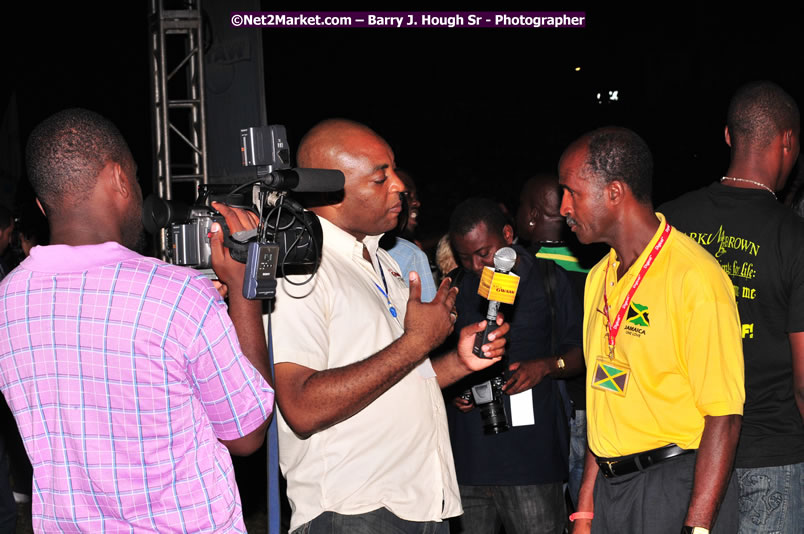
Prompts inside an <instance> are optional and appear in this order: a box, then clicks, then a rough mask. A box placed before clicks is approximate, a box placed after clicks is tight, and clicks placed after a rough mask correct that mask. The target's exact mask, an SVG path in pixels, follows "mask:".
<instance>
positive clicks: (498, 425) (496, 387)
mask: <svg viewBox="0 0 804 534" xmlns="http://www.w3.org/2000/svg"><path fill="white" fill-rule="evenodd" d="M504 385H505V374H504V372H501V373H499V374H498V375H495V376H493V377H491V378H490V379H489V380H486V381H485V382H481V383H479V384H475V385H474V386H472V387H470V388H469V389H467V390H465V391H464V392H463V393H462V394H461V397H462V398H463V399H465V400H468V401H470V402H474V403H475V406H477V408H478V409H479V410H480V420H481V421H482V423H483V433H484V434H487V435H493V434H499V433H501V432H505V431H507V430H509V429H510V428H511V425H510V423H509V421H508V414H507V413H506V411H505V397H504V395H505V393H504V392H503V386H504Z"/></svg>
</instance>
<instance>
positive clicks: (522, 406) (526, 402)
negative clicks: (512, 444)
mask: <svg viewBox="0 0 804 534" xmlns="http://www.w3.org/2000/svg"><path fill="white" fill-rule="evenodd" d="M533 423H534V419H533V390H531V389H529V390H527V391H523V392H522V393H517V394H516V395H511V425H512V426H526V425H532V424H533Z"/></svg>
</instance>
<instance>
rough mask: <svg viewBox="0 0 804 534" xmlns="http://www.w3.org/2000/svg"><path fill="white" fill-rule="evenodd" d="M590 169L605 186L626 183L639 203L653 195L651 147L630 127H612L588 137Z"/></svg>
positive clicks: (647, 201)
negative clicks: (606, 184) (613, 182)
mask: <svg viewBox="0 0 804 534" xmlns="http://www.w3.org/2000/svg"><path fill="white" fill-rule="evenodd" d="M588 140H589V152H588V154H587V156H586V170H587V171H590V172H592V173H594V174H595V175H597V176H598V177H600V178H601V179H602V180H603V181H604V182H605V183H611V182H612V181H614V180H620V181H621V182H624V183H625V184H626V185H627V186H628V187H629V189H631V193H632V194H633V195H634V198H636V199H637V200H638V201H639V202H642V203H649V202H650V201H651V194H652V193H653V156H652V155H651V153H650V148H648V144H647V143H646V142H645V140H644V139H642V138H641V137H640V136H639V135H637V134H636V132H634V131H632V130H629V129H628V128H620V127H616V126H609V127H606V128H600V129H597V130H594V131H593V132H591V133H589V134H588Z"/></svg>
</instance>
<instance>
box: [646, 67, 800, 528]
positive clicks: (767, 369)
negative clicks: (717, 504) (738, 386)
mask: <svg viewBox="0 0 804 534" xmlns="http://www.w3.org/2000/svg"><path fill="white" fill-rule="evenodd" d="M725 133H726V143H727V144H728V145H729V146H730V147H731V164H730V166H729V170H728V171H727V173H726V176H724V177H723V178H721V180H720V182H719V183H713V184H711V185H710V186H708V187H705V188H703V189H701V190H698V191H694V192H691V193H687V194H686V195H683V196H681V197H680V198H678V199H676V200H674V201H672V202H669V203H667V204H664V205H663V206H660V207H659V211H660V212H662V213H664V214H665V216H666V217H667V220H668V221H669V222H670V223H671V224H672V225H674V226H676V227H677V228H678V229H679V230H681V231H683V232H685V233H687V234H688V235H689V236H690V237H692V238H693V239H694V240H695V241H697V242H698V243H699V244H700V245H702V246H703V247H704V248H705V249H706V250H708V251H709V252H710V253H711V254H712V255H714V256H715V258H716V259H717V260H718V262H719V263H720V265H721V266H722V267H723V269H724V270H725V271H726V273H727V274H728V275H729V277H730V278H731V280H732V283H733V284H734V294H735V297H736V298H737V305H738V308H739V310H740V320H741V322H742V335H743V353H744V356H745V393H746V400H745V412H744V415H743V424H742V430H741V432H740V441H739V444H738V446H737V456H736V460H735V465H736V467H737V475H738V477H739V479H738V481H739V485H740V532H741V533H743V532H745V533H749V532H785V533H787V532H790V533H793V532H796V533H798V532H801V528H802V525H804V483H802V481H804V422H803V420H804V220H802V219H801V218H800V217H798V216H796V215H795V214H794V213H792V212H791V211H790V210H789V209H788V208H785V207H784V206H783V205H782V204H780V203H779V202H778V201H777V200H776V191H780V190H781V189H782V188H783V187H784V185H785V182H786V181H787V177H788V175H789V174H790V170H791V169H792V167H793V164H794V163H795V162H796V158H797V157H798V153H799V111H798V107H797V106H796V103H795V101H794V100H793V99H792V98H791V97H790V95H788V94H787V93H786V92H784V91H783V90H782V88H781V87H779V86H777V85H776V84H773V83H771V82H755V83H750V84H747V85H745V86H743V87H742V88H740V89H739V90H738V91H737V93H736V94H735V95H734V97H733V98H732V101H731V105H730V106H729V111H728V117H727V126H726V132H725Z"/></svg>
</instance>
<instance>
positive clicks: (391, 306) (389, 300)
mask: <svg viewBox="0 0 804 534" xmlns="http://www.w3.org/2000/svg"><path fill="white" fill-rule="evenodd" d="M377 265H379V266H380V276H381V277H382V285H384V286H385V291H383V290H382V288H381V287H380V284H378V283H377V282H374V285H375V286H377V289H379V290H380V293H382V296H383V297H385V301H386V302H387V303H388V311H389V312H390V313H391V317H393V318H396V315H397V314H396V308H394V305H393V304H391V299H390V298H389V297H388V282H386V281H385V272H384V271H383V269H382V263H380V258H377Z"/></svg>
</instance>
